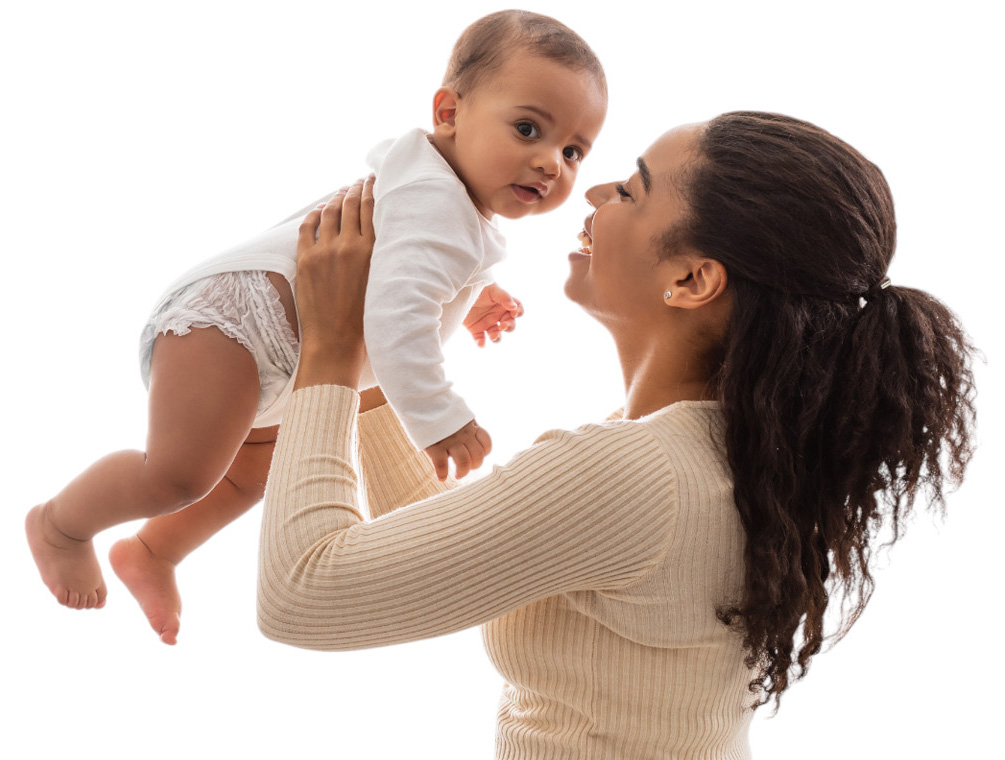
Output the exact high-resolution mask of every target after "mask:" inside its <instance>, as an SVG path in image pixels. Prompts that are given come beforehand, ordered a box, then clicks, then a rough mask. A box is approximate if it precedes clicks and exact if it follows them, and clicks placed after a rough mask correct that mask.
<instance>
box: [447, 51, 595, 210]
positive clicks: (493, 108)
mask: <svg viewBox="0 0 1005 760" xmlns="http://www.w3.org/2000/svg"><path fill="white" fill-rule="evenodd" d="M606 114H607V99H606V97H605V96H604V93H603V91H602V90H601V89H600V87H599V86H598V85H597V82H596V80H595V79H594V77H593V75H592V74H589V73H587V72H584V71H577V70H574V69H570V68H567V67H566V66H563V65H562V64H559V63H556V62H555V61H551V60H548V59H545V58H540V57H537V56H534V55H532V54H529V53H520V52H517V53H514V54H513V55H511V56H510V58H509V59H508V60H507V61H506V63H504V64H503V66H502V67H501V68H500V69H499V70H498V71H496V72H494V73H493V74H492V75H491V76H490V77H489V78H488V79H486V80H485V81H483V82H481V83H480V84H479V85H478V87H477V88H476V89H475V90H473V91H472V92H471V93H470V94H467V95H462V96H461V97H460V98H459V99H458V101H457V111H456V115H455V121H454V124H453V131H452V135H451V136H450V138H449V139H450V140H451V141H452V145H451V149H450V151H449V155H448V160H449V161H450V162H451V164H452V165H453V168H454V170H455V171H456V172H457V174H458V176H460V178H461V180H462V181H463V182H464V184H465V185H467V188H468V192H469V193H470V194H471V197H472V198H473V199H474V201H475V205H476V206H477V207H478V210H479V211H480V212H481V213H482V214H484V215H485V216H488V217H491V216H492V215H493V214H499V215H501V216H504V217H507V218H509V219H518V218H520V217H522V216H526V215H528V214H541V213H544V212H545V211H551V210H552V209H554V208H557V207H558V206H560V205H561V204H562V203H563V202H564V201H565V200H566V198H568V197H569V193H570V192H571V191H572V186H573V184H574V183H575V180H576V174H577V172H578V171H579V165H580V163H581V162H582V160H583V158H584V157H585V156H586V154H587V153H588V152H589V150H590V148H591V146H592V145H593V141H594V140H595V139H596V137H597V134H598V133H599V132H600V127H601V126H602V125H603V123H604V117H605V116H606Z"/></svg>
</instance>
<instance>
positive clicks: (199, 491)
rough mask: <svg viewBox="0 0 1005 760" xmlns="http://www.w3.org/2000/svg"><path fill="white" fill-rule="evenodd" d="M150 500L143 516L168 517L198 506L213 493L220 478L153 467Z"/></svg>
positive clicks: (212, 474) (197, 472)
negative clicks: (197, 504)
mask: <svg viewBox="0 0 1005 760" xmlns="http://www.w3.org/2000/svg"><path fill="white" fill-rule="evenodd" d="M150 475H151V477H150V479H149V488H148V492H149V494H150V498H149V499H148V500H147V503H146V504H145V505H143V507H142V509H143V510H144V511H145V512H146V513H147V514H145V515H144V517H160V516H162V515H169V514H172V513H173V512H177V511H178V510H181V509H184V508H185V507H188V506H191V505H192V504H195V503H196V502H197V501H200V500H201V499H203V498H205V496H206V495H207V494H209V492H210V491H212V490H213V489H214V488H215V487H216V484H217V483H218V482H219V481H220V478H219V477H218V476H216V475H215V474H214V473H210V472H207V471H205V470H198V469H181V468H179V469H162V468H151V473H150Z"/></svg>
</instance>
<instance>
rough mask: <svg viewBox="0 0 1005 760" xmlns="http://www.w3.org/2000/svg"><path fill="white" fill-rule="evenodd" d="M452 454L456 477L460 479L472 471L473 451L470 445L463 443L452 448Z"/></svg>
mask: <svg viewBox="0 0 1005 760" xmlns="http://www.w3.org/2000/svg"><path fill="white" fill-rule="evenodd" d="M450 456H451V458H452V459H453V460H454V477H455V478H457V479H458V480H460V479H461V478H463V477H464V476H465V475H467V474H468V473H469V472H471V453H470V452H469V451H468V447H467V446H464V445H463V444H461V445H458V446H455V447H453V448H451V449H450Z"/></svg>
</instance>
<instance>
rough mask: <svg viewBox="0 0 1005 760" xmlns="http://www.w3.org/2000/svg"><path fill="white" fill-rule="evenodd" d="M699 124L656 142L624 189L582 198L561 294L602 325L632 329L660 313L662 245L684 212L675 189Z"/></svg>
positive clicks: (603, 189)
mask: <svg viewBox="0 0 1005 760" xmlns="http://www.w3.org/2000/svg"><path fill="white" fill-rule="evenodd" d="M701 128H702V125H687V126H683V127H678V128H676V129H673V130H671V131H670V132H667V133H666V134H665V135H663V136H662V137H660V139H659V140H657V141H656V142H655V143H653V145H651V146H650V147H649V149H648V150H646V152H645V153H643V154H642V156H641V157H640V158H639V159H638V161H637V162H636V167H637V170H636V171H635V173H634V174H632V175H631V177H630V178H629V179H628V180H626V181H623V182H611V183H609V184H606V185H597V186H596V187H592V188H590V189H589V190H588V191H587V193H586V200H587V201H588V202H589V204H590V205H591V206H593V208H594V211H593V213H592V214H591V215H590V216H588V217H587V218H586V223H585V225H584V229H583V232H582V233H581V234H580V240H581V241H582V242H583V244H584V245H583V248H582V249H580V250H579V251H577V252H575V253H572V254H570V255H569V262H570V268H571V271H570V272H569V279H568V280H567V281H566V283H565V293H566V295H567V296H568V297H569V298H570V299H571V300H573V301H575V302H576V303H578V304H580V305H581V306H582V307H583V308H585V309H586V310H587V311H588V312H590V313H591V314H593V315H594V316H595V317H597V318H598V319H600V320H601V321H602V322H605V323H608V322H611V321H613V322H621V321H628V322H637V323H638V320H639V319H645V318H647V317H650V316H652V315H653V313H654V312H656V311H658V310H663V311H665V308H666V305H665V303H664V300H663V294H664V293H665V292H666V291H667V290H668V289H671V282H670V280H669V279H668V277H669V273H668V271H665V270H666V268H665V267H664V266H663V265H664V263H665V262H666V258H665V256H663V255H662V253H663V252H662V245H661V238H662V236H663V233H664V232H666V231H667V229H669V228H670V227H672V226H674V225H676V224H678V223H679V222H681V221H682V220H683V219H684V217H685V216H686V213H687V204H686V203H685V201H684V199H683V197H682V195H681V192H680V191H681V188H680V187H679V183H680V182H681V181H682V179H681V178H682V177H683V176H684V175H685V172H684V171H683V170H684V169H685V167H686V165H687V163H688V162H689V161H692V160H693V159H694V158H695V156H696V146H697V137H698V134H699V132H700V130H701Z"/></svg>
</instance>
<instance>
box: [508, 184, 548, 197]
mask: <svg viewBox="0 0 1005 760" xmlns="http://www.w3.org/2000/svg"><path fill="white" fill-rule="evenodd" d="M513 190H514V192H515V193H516V194H517V197H519V198H520V199H521V200H527V201H535V200H541V199H542V198H544V197H545V196H546V195H547V194H548V186H547V185H546V184H544V183H543V182H531V183H530V184H528V185H517V184H514V185H513Z"/></svg>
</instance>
